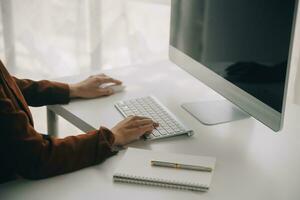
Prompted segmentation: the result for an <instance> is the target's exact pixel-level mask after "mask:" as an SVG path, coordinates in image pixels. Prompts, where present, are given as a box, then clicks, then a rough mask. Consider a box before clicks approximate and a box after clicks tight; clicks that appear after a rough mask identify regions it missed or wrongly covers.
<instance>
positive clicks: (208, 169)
mask: <svg viewBox="0 0 300 200" xmlns="http://www.w3.org/2000/svg"><path fill="white" fill-rule="evenodd" d="M151 165H152V166H157V167H170V168H176V169H188V170H196V171H202V172H212V170H213V169H212V168H211V167H205V166H200V165H186V164H179V163H171V162H164V161H157V160H152V161H151Z"/></svg>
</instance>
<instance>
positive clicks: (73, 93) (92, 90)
mask: <svg viewBox="0 0 300 200" xmlns="http://www.w3.org/2000/svg"><path fill="white" fill-rule="evenodd" d="M107 83H109V84H116V85H121V84H122V82H121V81H119V80H116V79H113V78H111V77H109V76H106V75H105V74H99V75H94V76H90V77H89V78H87V79H86V80H84V81H81V82H79V83H75V84H69V87H70V97H71V98H96V97H101V96H109V95H112V94H113V90H112V89H110V88H102V87H100V86H101V85H103V84H107Z"/></svg>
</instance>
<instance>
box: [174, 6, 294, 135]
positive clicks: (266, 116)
mask: <svg viewBox="0 0 300 200" xmlns="http://www.w3.org/2000/svg"><path fill="white" fill-rule="evenodd" d="M298 2H299V1H298V0H296V1H295V10H294V16H293V25H292V32H291V39H290V47H289V56H288V62H287V71H286V79H285V86H284V96H283V105H282V112H281V113H280V112H278V111H276V110H275V109H273V108H272V107H270V106H269V105H267V104H265V103H264V102H262V101H260V100H259V99H257V98H255V97H254V96H252V95H251V94H249V93H247V92H246V91H244V90H242V89H240V88H239V87H237V86H236V85H234V84H233V83H231V82H229V81H228V80H226V79H224V78H223V77H221V76H219V75H218V74H217V73H215V72H213V71H212V70H210V69H209V68H208V67H205V66H204V65H203V64H202V63H200V62H198V61H196V60H194V59H193V58H191V57H190V56H188V55H187V54H185V53H183V52H181V51H180V50H179V49H177V48H176V47H174V46H172V45H171V41H170V43H169V58H170V60H171V61H172V62H173V63H175V64H176V65H177V66H179V67H180V68H182V69H183V70H185V71H186V72H188V73H189V74H191V75H192V76H194V77H195V78H197V79H198V80H199V81H201V82H203V83H204V84H205V85H207V86H208V87H210V88H211V89H213V90H214V91H216V92H217V93H219V94H221V95H222V96H223V97H225V98H226V99H227V100H229V101H231V102H232V103H233V104H235V105H236V106H238V107H239V108H240V109H242V110H243V111H245V112H247V113H248V114H250V115H251V116H253V117H254V118H256V119H257V120H258V121H260V122H262V123H263V124H265V125H266V126H268V127H269V128H271V129H272V130H274V131H275V132H278V131H280V130H281V129H282V127H283V122H284V120H283V119H284V115H285V105H286V99H287V89H288V82H289V81H288V80H289V74H290V73H289V72H290V68H291V66H290V65H291V59H292V54H293V47H294V38H295V29H296V22H297V16H298V7H299V3H298ZM171 12H172V11H171ZM171 24H172V23H171ZM171 30H172V29H170V31H171Z"/></svg>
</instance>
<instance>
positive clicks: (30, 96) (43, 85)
mask: <svg viewBox="0 0 300 200" xmlns="http://www.w3.org/2000/svg"><path fill="white" fill-rule="evenodd" d="M13 78H14V80H15V82H16V83H17V85H18V87H19V88H20V90H21V92H22V94H23V96H24V97H25V99H26V102H27V104H28V105H29V106H43V105H52V104H66V103H68V102H69V101H70V99H71V98H96V97H101V96H109V95H112V94H113V91H112V89H107V88H101V87H99V86H100V85H102V84H105V83H109V84H122V82H121V81H119V80H116V79H113V78H111V77H109V76H106V75H105V74H100V75H95V76H90V77H88V78H87V79H85V80H83V81H81V82H79V83H74V84H64V83H59V82H53V81H47V80H42V81H33V80H29V79H18V78H16V77H13Z"/></svg>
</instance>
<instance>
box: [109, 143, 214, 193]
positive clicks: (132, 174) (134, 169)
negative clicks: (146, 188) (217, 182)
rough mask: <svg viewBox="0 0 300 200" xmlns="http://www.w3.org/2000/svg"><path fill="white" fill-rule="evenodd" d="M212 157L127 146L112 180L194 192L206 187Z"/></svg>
mask: <svg viewBox="0 0 300 200" xmlns="http://www.w3.org/2000/svg"><path fill="white" fill-rule="evenodd" d="M152 160H160V161H166V162H173V163H181V164H188V165H200V166H206V167H211V168H212V169H213V170H212V172H202V171H195V170H186V169H176V168H167V167H157V166H152V165H151V161H152ZM215 162H216V159H215V158H213V157H204V156H194V155H185V154H173V153H165V152H158V151H150V150H143V149H136V148H128V150H127V152H126V153H125V155H124V157H123V158H122V160H121V161H120V163H119V166H118V168H117V169H116V171H115V173H114V175H113V180H114V181H115V182H125V183H136V184H144V185H152V186H160V187H169V188H176V189H187V190H196V191H207V190H209V187H210V183H211V179H212V175H213V172H214V168H215Z"/></svg>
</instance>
